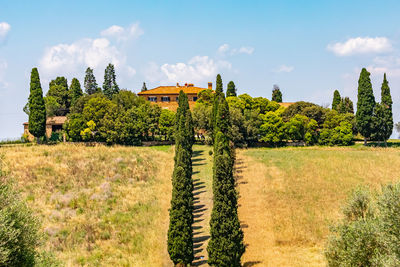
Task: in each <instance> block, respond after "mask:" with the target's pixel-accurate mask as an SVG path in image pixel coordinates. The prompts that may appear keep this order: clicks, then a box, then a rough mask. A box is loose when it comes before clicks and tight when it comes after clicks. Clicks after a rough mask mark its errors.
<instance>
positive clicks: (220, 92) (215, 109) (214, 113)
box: [211, 74, 224, 140]
mask: <svg viewBox="0 0 400 267" xmlns="http://www.w3.org/2000/svg"><path fill="white" fill-rule="evenodd" d="M216 80H217V81H216V88H215V95H214V102H213V107H212V113H211V139H212V140H214V134H215V130H214V128H215V123H216V118H217V112H218V104H219V102H220V96H221V95H223V94H224V93H223V85H222V78H221V75H220V74H218V75H217V79H216Z"/></svg>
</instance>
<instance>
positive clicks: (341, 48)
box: [327, 37, 392, 56]
mask: <svg viewBox="0 0 400 267" xmlns="http://www.w3.org/2000/svg"><path fill="white" fill-rule="evenodd" d="M327 49H328V50H330V51H332V52H333V53H335V54H336V55H338V56H349V55H354V54H368V53H383V52H389V51H391V50H392V44H391V42H390V40H389V39H388V38H386V37H375V38H370V37H357V38H350V39H348V40H347V41H346V42H344V43H334V44H329V45H328V46H327Z"/></svg>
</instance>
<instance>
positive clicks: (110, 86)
mask: <svg viewBox="0 0 400 267" xmlns="http://www.w3.org/2000/svg"><path fill="white" fill-rule="evenodd" d="M118 92H119V87H118V84H117V82H116V80H115V69H114V65H113V64H111V63H110V64H108V66H107V68H106V69H105V71H104V82H103V93H104V95H105V96H107V97H108V98H109V99H111V98H112V96H113V95H114V94H117V93H118Z"/></svg>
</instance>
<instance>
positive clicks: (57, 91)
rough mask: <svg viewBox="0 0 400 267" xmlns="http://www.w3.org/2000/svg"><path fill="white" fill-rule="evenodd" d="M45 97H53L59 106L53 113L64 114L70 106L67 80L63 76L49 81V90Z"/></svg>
mask: <svg viewBox="0 0 400 267" xmlns="http://www.w3.org/2000/svg"><path fill="white" fill-rule="evenodd" d="M46 97H53V98H54V100H55V101H56V102H57V103H58V106H59V108H58V109H57V110H55V115H57V116H65V115H66V114H67V113H68V112H69V108H70V106H71V99H70V94H69V91H68V81H67V79H66V78H65V77H57V78H56V79H54V80H52V81H51V82H50V83H49V91H48V92H47V94H46Z"/></svg>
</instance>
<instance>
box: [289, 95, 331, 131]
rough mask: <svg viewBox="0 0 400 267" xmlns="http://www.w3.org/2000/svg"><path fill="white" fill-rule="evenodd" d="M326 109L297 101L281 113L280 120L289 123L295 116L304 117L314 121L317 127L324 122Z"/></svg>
mask: <svg viewBox="0 0 400 267" xmlns="http://www.w3.org/2000/svg"><path fill="white" fill-rule="evenodd" d="M326 113H327V109H324V108H323V107H321V106H318V105H316V104H313V103H310V102H304V101H299V102H296V103H294V104H293V105H290V106H289V107H288V108H286V109H285V110H284V112H283V113H282V118H283V120H284V121H289V120H290V119H291V118H293V117H294V116H295V115H296V114H300V115H304V116H306V117H308V118H310V119H313V120H315V121H316V122H317V123H318V125H319V126H322V124H323V123H324V121H325V115H326Z"/></svg>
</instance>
